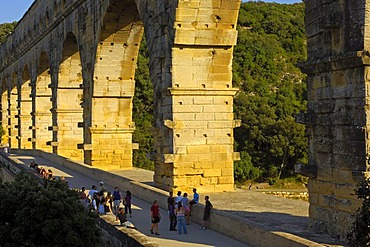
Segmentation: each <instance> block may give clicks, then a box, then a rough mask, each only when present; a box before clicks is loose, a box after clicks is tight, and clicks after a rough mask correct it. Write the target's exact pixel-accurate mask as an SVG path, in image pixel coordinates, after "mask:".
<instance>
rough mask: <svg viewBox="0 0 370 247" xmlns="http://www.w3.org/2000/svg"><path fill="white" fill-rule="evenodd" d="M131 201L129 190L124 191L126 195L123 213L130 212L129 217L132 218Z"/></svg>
mask: <svg viewBox="0 0 370 247" xmlns="http://www.w3.org/2000/svg"><path fill="white" fill-rule="evenodd" d="M131 201H132V195H131V192H130V191H129V190H128V191H126V196H125V213H126V214H130V218H132V210H131Z"/></svg>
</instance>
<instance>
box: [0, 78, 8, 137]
mask: <svg viewBox="0 0 370 247" xmlns="http://www.w3.org/2000/svg"><path fill="white" fill-rule="evenodd" d="M1 92H2V95H1V126H2V127H3V130H4V132H5V134H4V136H3V137H2V140H1V142H2V143H3V144H6V143H9V133H8V118H9V116H8V109H9V102H8V98H9V96H8V94H9V91H8V86H7V83H6V79H5V78H4V79H3V80H2V83H1Z"/></svg>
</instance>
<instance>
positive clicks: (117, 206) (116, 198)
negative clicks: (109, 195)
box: [113, 187, 122, 214]
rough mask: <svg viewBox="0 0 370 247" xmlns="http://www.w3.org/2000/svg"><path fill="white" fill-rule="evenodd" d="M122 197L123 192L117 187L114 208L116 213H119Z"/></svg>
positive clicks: (114, 194)
mask: <svg viewBox="0 0 370 247" xmlns="http://www.w3.org/2000/svg"><path fill="white" fill-rule="evenodd" d="M121 199H122V194H121V192H120V191H119V189H118V187H115V188H114V191H113V210H114V213H115V214H117V213H118V209H119V206H120V204H121Z"/></svg>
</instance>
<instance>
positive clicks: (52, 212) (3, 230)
mask: <svg viewBox="0 0 370 247" xmlns="http://www.w3.org/2000/svg"><path fill="white" fill-rule="evenodd" d="M0 201H1V203H0V246H4V247H7V246H31V247H32V246H98V244H99V241H100V230H99V228H98V226H97V221H96V215H95V214H93V213H91V212H89V211H88V210H86V209H85V208H84V206H83V205H82V204H81V203H80V201H79V200H78V194H77V192H75V191H72V190H70V189H68V185H67V184H66V183H65V182H61V181H46V184H45V186H44V187H41V186H40V184H39V183H38V181H37V180H36V179H35V178H32V177H30V176H29V175H27V174H20V175H18V176H17V177H16V179H15V181H14V182H12V183H8V182H5V183H3V182H2V181H0Z"/></svg>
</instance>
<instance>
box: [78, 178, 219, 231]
mask: <svg viewBox="0 0 370 247" xmlns="http://www.w3.org/2000/svg"><path fill="white" fill-rule="evenodd" d="M99 185H100V188H99V189H98V188H97V187H96V186H95V185H92V187H91V190H90V191H89V192H88V193H86V189H85V187H82V189H81V192H80V199H81V200H82V201H84V202H85V203H86V205H87V207H89V208H90V210H92V211H93V212H96V213H98V214H101V215H102V214H106V213H111V214H114V215H115V217H116V220H117V221H118V220H119V221H120V225H123V226H126V227H128V228H134V229H136V228H135V226H134V225H133V224H132V223H131V222H130V221H128V220H127V218H128V216H129V217H130V218H132V209H131V206H132V194H131V192H130V191H129V190H127V191H126V193H125V194H124V195H123V194H122V193H121V192H120V190H119V188H118V187H115V188H114V191H113V192H108V191H107V189H106V188H105V186H104V182H100V183H99ZM198 203H199V194H198V193H197V189H195V188H194V189H193V199H192V200H190V199H189V198H188V194H187V193H183V194H182V192H181V191H178V192H177V197H174V196H173V192H169V197H168V198H167V205H168V217H169V221H170V225H169V230H170V231H177V232H178V234H182V233H184V234H187V233H188V231H187V227H186V226H187V225H189V224H190V217H191V210H192V206H193V205H194V204H198ZM122 205H123V207H122ZM212 207H213V206H212V203H211V202H210V201H209V196H206V197H205V208H204V214H203V223H202V225H201V227H200V229H203V230H206V227H207V223H208V220H209V217H210V214H211V209H212ZM150 217H151V228H150V233H151V234H155V235H160V234H159V231H158V225H159V222H160V221H161V214H160V209H159V205H158V202H157V200H154V201H153V204H152V206H151V207H150Z"/></svg>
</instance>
